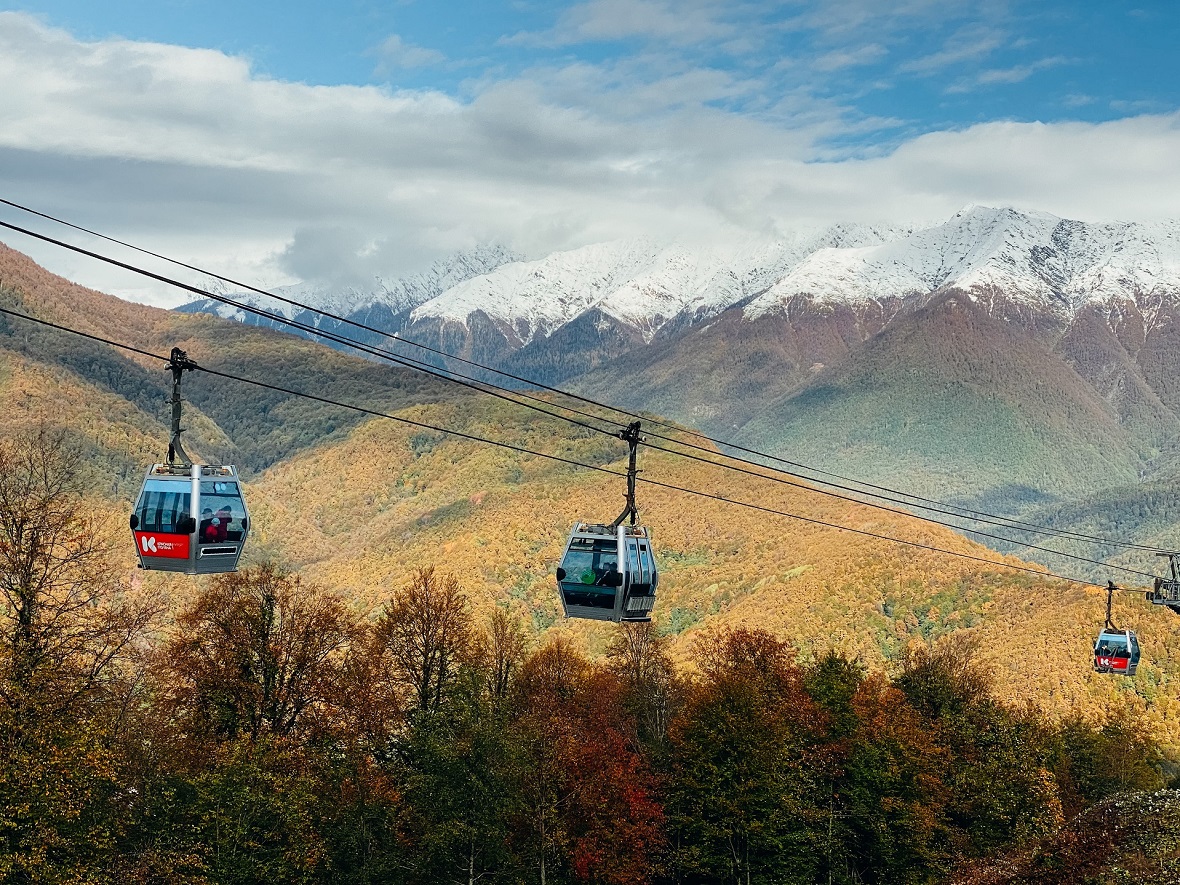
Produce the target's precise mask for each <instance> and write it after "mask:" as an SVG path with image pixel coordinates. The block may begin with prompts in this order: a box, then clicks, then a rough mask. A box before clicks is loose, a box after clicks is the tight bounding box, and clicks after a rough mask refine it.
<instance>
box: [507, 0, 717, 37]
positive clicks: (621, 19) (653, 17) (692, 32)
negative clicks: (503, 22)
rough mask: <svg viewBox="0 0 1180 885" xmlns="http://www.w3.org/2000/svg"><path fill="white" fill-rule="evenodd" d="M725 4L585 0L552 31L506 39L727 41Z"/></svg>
mask: <svg viewBox="0 0 1180 885" xmlns="http://www.w3.org/2000/svg"><path fill="white" fill-rule="evenodd" d="M725 10H726V4H725V3H721V2H710V0H695V2H694V0H686V2H664V0H589V2H586V3H579V4H576V5H574V6H571V7H570V8H569V9H567V10H565V11H564V12H563V13H562V14H561V16H560V18H559V19H558V21H557V24H556V25H555V26H554V28H553V29H552V30H551V31H547V32H544V33H522V34H517V35H515V36H514V37H510V38H507V40H506V42H510V43H519V44H523V45H543V46H565V45H570V44H576V43H587V42H596V41H603V40H605V41H610V40H628V39H632V38H640V39H645V40H655V41H661V42H668V43H672V44H679V45H689V44H697V43H702V42H705V41H718V40H728V39H730V38H731V37H733V36H734V26H733V25H732V24H729V23H727V22H726V21H725V20H724V13H725Z"/></svg>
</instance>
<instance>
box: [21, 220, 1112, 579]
mask: <svg viewBox="0 0 1180 885" xmlns="http://www.w3.org/2000/svg"><path fill="white" fill-rule="evenodd" d="M0 224H2V222H0ZM0 313H3V314H7V315H8V316H14V317H18V318H20V319H23V320H27V321H29V322H33V323H38V324H40V325H43V326H47V327H49V328H53V329H57V330H59V331H62V332H68V333H70V334H73V335H78V336H81V337H83V338H87V339H89V340H91V341H96V342H99V343H102V344H107V345H110V346H112V347H117V348H121V349H123V350H127V351H130V352H132V353H138V354H141V355H143V356H146V357H150V358H152V359H157V360H160V361H161V362H167V358H165V357H163V356H161V355H160V354H157V353H152V352H151V351H147V350H143V349H141V348H137V347H133V346H131V345H128V344H123V343H121V342H118V341H113V340H111V339H109V338H103V337H102V336H99V335H94V334H91V333H89V332H82V331H80V330H78V329H72V328H70V327H69V326H65V325H62V324H60V323H54V322H51V321H49V320H43V319H40V318H38V317H33V316H29V315H27V314H23V313H20V312H19V311H15V310H10V309H8V308H4V307H0ZM193 365H194V366H195V368H196V369H197V370H199V371H202V372H206V373H208V374H210V375H214V376H216V377H219V378H225V379H226V380H230V381H237V382H239V383H242V384H250V385H254V386H256V387H262V388H265V389H267V390H273V391H276V392H279V393H284V394H287V395H289V396H296V397H302V398H304V399H308V400H312V401H314V402H318V403H321V404H324V405H331V406H336V407H338V408H342V409H350V410H352V411H355V412H359V413H362V414H366V415H371V416H373V417H376V418H387V419H389V420H392V421H398V422H400V423H403V424H408V425H411V426H414V427H421V428H424V429H428V430H434V431H436V432H439V433H445V434H448V435H451V436H456V437H459V438H461V439H466V440H470V441H472V442H478V443H485V444H488V445H493V446H497V447H499V448H503V449H508V450H510V451H514V452H517V453H519V454H525V455H533V456H535V457H539V458H544V459H547V460H550V461H556V462H559V463H562V464H567V465H570V466H573V467H581V468H584V469H586V470H595V471H598V472H600V473H606V474H609V475H611V476H617V477H621V478H626V476H627V474H626V473H621V472H619V471H616V470H610V469H608V468H605V467H601V466H597V465H594V464H585V463H583V462H580V461H575V460H573V459H571V458H563V457H561V456H559V455H551V454H548V453H545V452H538V451H535V450H533V449H527V448H524V447H523V446H516V445H513V444H511V443H505V442H500V441H498V440H491V439H487V438H485V437H480V436H476V435H474V434H470V433H465V432H463V431H460V430H453V429H450V428H446V427H439V426H437V425H433V424H428V423H426V422H423V421H414V420H412V419H410V418H402V417H399V416H397V415H390V414H388V413H386V412H379V411H377V410H375V409H369V408H366V407H364V406H357V405H353V404H350V403H342V402H339V401H337V400H332V399H329V398H327V397H322V396H317V395H315V394H310V393H305V392H302V391H297V390H291V389H290V388H285V387H281V386H279V385H276V384H270V383H268V382H265V381H259V380H256V379H253V378H243V377H241V376H238V375H233V374H230V373H228V372H222V371H219V370H216V369H210V368H207V367H205V366H201V365H198V364H196V363H194V364H193ZM638 482H642V483H646V484H647V485H650V486H653V487H657V488H663V489H668V490H670V491H676V492H681V493H684V494H689V495H694V496H697V497H702V498H708V499H712V500H716V501H722V502H725V503H727V504H733V505H736V506H739V507H746V508H749V509H752V510H757V511H760V512H763V513H771V514H774V515H777V516H785V517H787V518H789V519H795V520H800V521H802V522H807V523H812V524H814V525H821V526H825V527H827V528H832V529H837V530H839V531H845V532H851V533H853V534H858V535H864V536H867V537H872V538H877V539H879V540H883V541H890V542H893V543H897V544H904V545H907V546H910V547H917V548H920V549H923V550H928V551H930V552H934V553H943V554H946V555H948V556H954V557H958V558H960V559H968V560H971V561H974V562H981V563H986V564H987V565H991V566H994V567H996V568H1005V569H1010V570H1013V571H1021V572H1028V573H1030V574H1034V575H1039V576H1041V577H1048V578H1057V579H1059V580H1063V581H1069V582H1071V583H1075V584H1081V585H1084V586H1090V587H1101V586H1103V585H1100V584H1095V583H1094V582H1093V581H1087V580H1085V579H1082V578H1073V577H1069V576H1067V575H1062V574H1059V573H1056V572H1052V571H1048V570H1045V569H1035V568H1032V567H1031V566H1019V565H1013V564H1011V563H1007V562H1001V561H997V560H993V559H987V558H986V557H982V556H974V555H972V554H968V553H960V552H958V551H955V550H948V549H946V548H943V547H937V546H934V545H932V544H924V543H922V542H919V541H907V540H905V539H903V538H895V537H893V536H891V535H885V534H881V533H879V532H871V531H868V530H867V529H856V528H852V527H851V526H844V525H840V524H839V523H833V522H827V521H825V520H820V519H815V518H812V517H807V516H800V515H799V514H796V513H789V512H787V511H785V510H777V509H774V508H771V507H764V506H762V505H759V504H751V503H749V502H746V501H740V500H737V499H735V498H727V497H725V496H722V495H716V494H712V493H710V492H702V491H698V490H695V489H690V488H687V487H684V486H678V485H673V484H671V483H665V482H661V481H659V480H653V479H639V480H638Z"/></svg>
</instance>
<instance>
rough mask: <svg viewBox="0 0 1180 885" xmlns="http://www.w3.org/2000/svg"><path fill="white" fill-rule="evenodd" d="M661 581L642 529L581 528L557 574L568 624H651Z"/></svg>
mask: <svg viewBox="0 0 1180 885" xmlns="http://www.w3.org/2000/svg"><path fill="white" fill-rule="evenodd" d="M659 580H660V575H659V571H658V570H657V568H656V560H655V555H654V553H653V550H652V543H651V534H650V532H648V530H647V529H646V528H645V527H644V526H641V525H620V526H611V525H593V524H589V523H584V522H580V523H577V524H576V525H575V526H574V527H573V530H572V531H571V532H570V535H569V540H567V541H566V545H565V554H564V555H563V556H562V558H561V565H560V566H558V569H557V587H558V590H559V591H560V592H561V607H562V609H563V611H564V612H565V616H566V617H567V618H590V619H592V620H596V621H615V622H619V621H650V620H651V610H652V607H653V606H654V605H655V600H656V588H657V586H658V585H659Z"/></svg>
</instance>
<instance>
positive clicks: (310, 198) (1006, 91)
mask: <svg viewBox="0 0 1180 885" xmlns="http://www.w3.org/2000/svg"><path fill="white" fill-rule="evenodd" d="M1178 8H1180V6H1178V5H1177V4H1175V3H1173V2H1160V0H1152V2H1139V3H1136V2H1127V3H1124V2H1114V0H1112V2H1101V3H1094V2H1091V3H1087V2H1072V3H1071V2H1017V0H972V2H960V0H895V2H891V3H881V2H876V0H827V2H823V0H809V2H785V3H760V2H718V0H688V2H678V3H665V2H658V0H590V2H584V3H552V2H532V0H520V2H513V3H486V2H485V3H443V2H436V3H429V4H428V3H422V2H412V0H404V2H392V3H388V2H387V3H377V2H364V0H341V2H336V3H331V4H327V3H310V2H304V3H298V2H288V3H282V4H279V3H272V2H253V3H241V2H237V3H229V2H196V0H192V2H187V0H158V2H154V3H151V4H147V3H127V2H104V3H93V2H86V3H83V2H73V0H60V2H55V0H39V2H23V3H22V2H16V3H12V2H3V0H0V94H6V95H9V96H17V98H16V99H15V100H13V101H6V102H3V103H0V195H3V196H6V197H7V198H9V199H18V200H20V201H22V202H28V203H31V204H33V205H35V206H37V207H38V208H42V209H45V210H46V211H51V212H55V213H60V214H62V215H65V216H67V217H70V218H72V219H75V220H78V221H79V222H81V223H88V224H95V225H97V226H99V227H101V228H102V229H103V230H107V231H110V232H112V233H115V234H117V235H121V236H125V237H132V238H134V239H136V241H137V242H142V241H143V240H144V238H145V237H146V238H148V239H150V241H151V242H150V243H148V245H152V246H155V247H157V248H163V249H166V250H168V251H171V252H174V253H177V252H178V253H181V254H182V255H183V256H185V257H188V258H191V259H196V260H201V261H204V262H208V263H213V264H214V265H215V266H217V267H218V268H224V269H227V270H232V271H234V272H237V273H244V274H247V275H249V276H250V277H251V279H252V280H258V281H260V282H264V283H265V284H268V285H269V284H273V283H275V282H291V281H294V280H299V279H304V280H319V281H326V282H329V283H331V282H340V283H343V282H344V281H345V280H346V279H349V280H354V281H362V280H364V279H371V278H372V276H374V275H385V276H390V275H398V274H401V273H408V272H412V271H414V270H418V269H421V268H422V267H423V266H424V265H425V264H426V263H427V262H428V261H429V260H431V259H433V258H435V257H438V256H439V255H442V254H445V253H446V252H448V251H450V250H454V249H457V248H464V247H465V246H468V245H471V244H472V243H473V242H477V241H487V240H499V241H503V242H505V243H507V244H509V245H512V246H514V247H515V248H518V249H519V250H521V251H522V252H524V253H525V254H540V253H544V252H546V251H551V250H554V249H559V248H571V247H573V246H577V245H582V244H584V243H586V242H591V241H595V240H601V239H606V238H611V237H613V236H631V235H638V234H646V235H651V234H655V233H659V234H661V235H668V236H676V237H681V238H692V237H699V238H703V239H710V238H714V237H716V236H727V237H743V236H762V237H765V236H781V235H785V234H786V233H787V232H789V230H790V229H792V228H793V227H797V226H800V225H804V226H813V225H822V224H828V223H834V222H837V221H881V220H888V221H904V222H909V221H914V220H919V221H926V220H929V221H932V220H936V219H938V218H941V217H945V216H947V215H949V214H951V213H953V212H954V211H956V210H957V209H958V208H961V206H962V205H964V204H966V203H972V202H974V203H985V204H1004V205H1014V206H1017V207H1019V208H1027V209H1039V210H1044V211H1048V212H1053V213H1056V214H1060V215H1064V216H1070V217H1080V218H1084V219H1087V220H1103V219H1114V218H1118V219H1135V218H1144V219H1146V218H1157V217H1162V216H1174V215H1176V214H1180V213H1178V212H1176V210H1175V208H1174V206H1173V202H1172V195H1173V194H1174V193H1176V192H1177V191H1176V187H1177V186H1178V185H1180V181H1177V179H1176V176H1177V172H1176V171H1175V168H1174V167H1175V166H1176V165H1177V164H1176V163H1175V161H1174V157H1175V156H1176V155H1177V153H1176V151H1177V149H1178V148H1180V143H1178V139H1180V120H1178V118H1177V111H1178V104H1180V101H1178V94H1177V90H1178V87H1177V82H1178V78H1177V73H1178V71H1177V67H1178V65H1177V58H1178V53H1177V51H1176V48H1175V47H1176V46H1177V45H1180V12H1178V11H1177V10H1178ZM5 217H8V216H5ZM12 244H13V245H14V246H16V247H17V248H22V247H23V245H24V244H20V243H17V242H13V243H12ZM28 251H34V252H35V251H36V250H35V249H31V250H28ZM37 257H38V258H41V257H42V255H41V254H38V255H37ZM54 260H56V261H58V266H57V268H56V269H75V268H74V267H73V266H72V265H69V262H64V264H63V263H62V260H61V259H51V260H50V261H49V263H51V264H52V263H53V261H54ZM66 265H69V267H68V268H66ZM77 270H78V271H79V272H81V273H87V272H88V271H84V270H83V269H81V268H77ZM94 282H95V283H98V284H102V283H106V281H105V280H104V279H98V278H95V280H94ZM127 294H130V295H132V296H133V297H136V296H141V297H147V298H150V297H155V296H153V295H152V294H151V293H146V294H145V293H137V292H135V291H129V292H128V293H127Z"/></svg>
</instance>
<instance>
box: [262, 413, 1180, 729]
mask: <svg viewBox="0 0 1180 885" xmlns="http://www.w3.org/2000/svg"><path fill="white" fill-rule="evenodd" d="M403 414H405V415H406V416H407V417H412V418H414V419H415V420H419V421H423V422H426V423H430V424H435V425H438V426H445V427H451V428H456V429H461V430H462V431H463V432H465V433H469V434H473V435H477V436H486V437H488V438H493V439H498V440H502V441H505V442H509V443H511V444H513V445H518V446H521V447H525V448H532V449H536V450H540V451H543V452H546V453H550V454H554V455H558V456H560V457H563V458H567V459H570V460H574V461H579V462H583V463H586V464H591V465H598V466H606V467H608V468H609V469H611V470H614V471H622V470H623V469H624V464H625V461H624V460H623V455H624V453H625V446H624V444H623V443H622V442H620V441H618V440H613V439H611V438H610V437H606V436H602V435H598V434H591V433H589V432H587V431H581V430H571V428H569V427H568V426H565V427H563V426H561V425H555V424H552V423H550V422H549V421H548V419H542V418H537V417H535V416H531V415H529V414H528V413H525V412H522V411H521V410H518V409H514V408H512V407H510V406H507V405H504V404H499V403H487V402H480V403H464V404H448V405H441V406H430V407H421V408H418V409H414V410H412V411H410V412H406V413H403ZM642 451H643V454H642V459H641V467H642V470H643V473H642V474H641V482H640V491H639V495H640V499H639V504H640V509H641V514H642V519H643V522H644V523H645V524H647V525H650V526H651V527H652V528H653V529H654V532H655V540H656V546H657V550H658V555H659V559H660V563H661V567H662V578H661V587H660V595H659V600H658V605H657V610H656V617H655V620H656V622H657V624H658V625H659V627H660V628H661V629H662V630H664V631H667V632H670V633H672V634H674V635H675V636H676V637H677V639H676V642H677V646H676V647H677V649H678V653H681V654H684V653H686V652H687V650H688V648H689V647H690V645H691V642H692V639H693V637H694V635H695V634H696V633H697V632H698V631H699V630H701V629H706V628H711V627H716V626H721V625H737V624H751V625H760V626H764V627H767V628H770V629H772V630H774V631H775V632H777V633H779V634H781V635H784V636H787V637H790V638H791V640H792V642H794V643H795V644H796V646H797V647H798V648H799V649H800V652H801V654H803V655H805V656H806V655H812V654H815V653H817V652H820V651H822V650H824V649H827V648H830V647H837V648H840V649H843V650H846V651H849V652H851V653H854V654H857V655H859V656H860V657H861V658H862V659H863V660H865V661H866V662H867V663H868V664H870V665H872V666H875V667H876V666H888V665H889V664H890V662H891V661H893V660H895V659H896V658H897V657H898V656H899V655H900V654H901V652H902V651H903V650H904V648H905V647H906V646H907V645H908V644H909V643H911V642H922V641H927V640H933V639H937V638H938V637H940V636H943V635H946V634H948V633H950V632H953V631H956V630H961V629H968V630H971V632H972V633H973V635H975V636H977V637H978V639H979V641H980V649H981V651H980V653H981V654H982V655H983V656H984V657H985V658H986V659H988V660H989V661H991V662H992V663H994V665H995V666H996V668H997V673H998V675H999V679H1000V682H1001V687H1002V690H1003V692H1004V693H1005V694H1006V695H1007V696H1008V697H1010V698H1011V699H1013V700H1030V701H1035V702H1037V703H1041V704H1043V705H1044V706H1045V707H1046V708H1047V709H1049V710H1052V711H1054V712H1056V713H1058V714H1064V713H1066V712H1068V711H1071V710H1074V711H1082V712H1084V713H1086V714H1087V715H1096V716H1097V715H1103V713H1104V711H1109V710H1111V709H1122V707H1121V704H1123V703H1130V704H1133V705H1137V706H1139V707H1141V708H1142V707H1144V706H1147V705H1148V701H1150V709H1149V713H1150V715H1151V716H1152V717H1153V718H1154V720H1155V721H1156V722H1157V724H1158V725H1159V726H1160V727H1161V728H1162V729H1164V730H1166V731H1167V732H1168V733H1169V734H1170V735H1171V739H1172V740H1173V741H1174V742H1175V743H1177V745H1180V618H1177V617H1176V616H1175V615H1172V614H1171V613H1169V612H1167V611H1166V610H1162V609H1152V608H1151V607H1150V606H1149V605H1148V604H1147V603H1146V602H1145V601H1144V600H1143V598H1142V596H1141V595H1139V594H1134V595H1133V594H1126V595H1124V596H1123V597H1122V598H1120V599H1119V600H1118V601H1117V608H1116V618H1117V620H1118V621H1119V622H1120V623H1125V624H1126V625H1128V626H1130V627H1132V628H1134V629H1136V630H1138V631H1139V632H1140V635H1141V636H1142V637H1143V644H1144V650H1145V661H1144V663H1143V665H1142V666H1141V668H1140V671H1139V675H1138V676H1137V677H1136V679H1134V680H1124V679H1119V678H1110V677H1107V678H1101V677H1098V676H1096V675H1095V674H1093V673H1092V672H1091V671H1090V652H1091V647H1092V643H1093V637H1094V635H1095V633H1096V631H1097V630H1098V629H1099V628H1100V627H1101V624H1102V620H1103V614H1104V602H1105V598H1104V594H1103V593H1102V592H1101V591H1100V590H1098V589H1097V588H1092V587H1084V586H1080V585H1073V584H1069V583H1067V582H1061V581H1051V580H1045V579H1040V578H1037V577H1035V576H1032V575H1022V574H1020V573H1016V572H1009V571H1006V570H1003V569H998V568H996V567H994V566H988V565H985V564H982V563H977V562H972V561H969V560H965V559H959V558H955V557H951V556H947V555H945V554H941V553H936V552H934V551H931V550H928V549H922V548H920V547H914V546H905V545H901V544H896V543H893V542H890V541H887V540H883V539H879V538H872V537H868V536H865V535H857V534H853V533H850V532H845V531H841V530H839V529H836V528H833V527H830V526H826V525H821V524H819V523H820V522H826V523H831V524H833V525H835V524H838V525H843V526H847V527H850V528H855V529H860V530H862V531H866V532H872V533H876V534H879V535H886V536H891V537H896V538H900V539H904V540H908V541H911V542H914V543H916V544H922V545H927V546H935V547H942V548H946V549H949V550H952V551H956V552H959V553H965V554H969V555H973V556H979V557H983V558H992V559H995V558H998V555H997V554H995V553H993V552H991V551H988V550H986V549H985V548H983V547H980V546H978V545H976V544H973V543H971V542H970V541H968V540H966V539H964V538H962V537H960V536H958V535H956V534H954V533H952V532H950V531H948V530H945V529H943V528H941V527H939V526H930V525H925V524H922V523H918V522H916V521H914V520H912V519H909V518H906V517H904V516H901V515H896V514H890V513H883V512H881V511H879V510H874V509H870V508H867V507H864V506H861V505H853V504H850V503H848V502H846V501H839V500H834V499H832V498H828V497H825V496H821V495H817V494H816V493H814V492H813V491H809V490H803V489H798V488H792V487H788V486H784V485H782V484H779V483H774V482H769V481H767V480H762V479H757V478H753V477H748V476H743V475H740V474H736V473H733V472H729V471H721V470H718V469H716V468H713V467H709V466H707V465H702V464H698V463H693V462H690V461H687V460H684V459H681V458H676V457H673V456H671V455H667V454H663V453H659V452H653V451H651V450H650V449H644V450H642ZM644 480H646V481H647V482H644ZM653 482H657V483H664V484H667V485H673V486H679V487H683V488H688V489H693V490H696V491H700V492H704V493H707V494H711V495H717V496H725V497H728V498H732V499H735V500H741V501H745V502H750V503H756V504H757V505H758V506H760V507H763V508H767V509H771V510H782V511H785V512H788V513H792V514H796V515H797V516H800V517H804V518H805V519H807V520H816V521H818V522H808V521H805V520H802V519H792V518H789V517H785V516H778V515H773V514H770V513H766V512H764V511H758V510H754V509H750V508H746V507H740V506H736V505H734V504H731V503H725V502H723V501H719V500H714V499H711V498H706V497H701V496H696V495H690V494H687V493H685V492H682V491H674V490H671V489H667V488H663V487H661V486H658V485H653V484H652V483H653ZM623 488H624V481H623V479H622V478H621V477H619V476H612V475H609V474H604V473H600V472H596V471H593V470H584V469H579V468H574V467H571V466H568V465H563V464H556V463H554V462H551V461H545V460H543V459H540V458H537V457H533V456H529V455H522V454H519V453H514V452H510V451H504V450H499V449H495V448H492V447H489V446H485V445H480V444H473V443H471V442H469V441H464V440H459V439H455V438H448V437H446V436H441V435H439V434H436V433H433V432H426V431H422V430H421V429H415V428H411V427H404V426H398V425H396V424H394V423H393V422H385V421H375V422H372V423H369V424H366V425H364V426H362V427H359V428H357V429H356V430H354V431H353V432H352V433H351V434H350V436H349V438H348V439H347V440H345V441H344V442H342V443H335V444H332V445H327V446H324V447H322V448H321V449H319V450H316V451H313V452H307V453H304V454H301V455H299V456H297V457H295V458H293V459H290V460H288V461H286V462H284V463H283V464H280V465H276V466H275V467H274V468H272V469H271V470H269V471H268V472H267V473H266V474H265V475H264V476H262V477H261V478H260V479H259V480H258V481H257V482H256V483H254V484H252V486H251V492H252V499H251V500H252V506H253V507H254V511H255V517H256V521H255V525H256V527H257V529H258V532H259V534H258V536H257V541H258V545H257V548H256V553H255V555H258V554H259V552H264V553H265V554H267V555H278V556H281V557H284V558H285V559H286V561H287V562H288V563H289V564H290V565H291V566H293V567H297V568H300V569H301V570H302V572H303V573H304V574H305V575H306V576H307V577H309V578H312V579H315V580H318V581H322V582H323V583H326V584H329V585H331V586H334V587H337V588H339V589H340V590H341V591H342V592H343V593H344V594H345V595H346V596H347V597H348V598H350V599H351V600H353V603H354V605H355V606H356V607H357V608H358V609H359V610H362V611H374V610H376V608H377V607H378V606H379V605H380V604H381V602H382V601H383V600H385V599H386V598H388V596H389V594H390V593H391V592H392V591H393V590H394V589H395V588H397V587H399V586H400V585H401V583H402V582H403V581H404V580H405V579H406V577H407V576H408V574H409V573H410V571H411V570H413V569H414V568H417V567H419V566H422V565H435V566H437V567H438V568H440V569H444V570H447V571H449V572H452V573H454V574H456V575H457V576H458V577H459V578H460V580H461V581H462V583H463V586H464V588H465V589H466V591H467V593H468V595H469V596H470V598H471V600H472V605H473V608H474V610H475V614H476V616H480V615H482V614H483V613H485V612H486V611H488V610H490V609H491V607H492V606H495V605H500V606H505V607H507V608H508V609H509V610H511V611H513V612H515V613H517V614H518V615H519V616H520V617H521V618H523V619H525V620H526V621H527V622H528V623H530V624H531V625H533V627H534V629H536V630H537V631H540V632H542V633H543V632H546V631H549V630H561V631H569V632H572V633H574V634H577V635H579V636H581V637H582V638H583V639H584V641H586V642H587V643H588V644H589V646H590V647H591V648H596V649H601V648H602V647H603V645H604V644H605V642H606V640H607V639H608V638H609V636H610V634H611V631H612V629H614V628H612V627H610V626H609V625H601V624H592V623H586V622H573V621H563V620H562V619H561V616H560V606H559V603H558V599H557V595H556V587H555V583H554V579H553V571H554V568H555V565H556V562H557V560H558V559H559V557H560V554H561V550H562V547H563V543H564V540H565V535H566V532H567V531H568V529H569V527H570V525H571V524H572V523H573V522H574V521H575V520H577V519H594V520H610V519H612V518H613V517H614V516H615V515H617V513H618V511H619V510H620V509H621V507H622V497H621V495H622V492H623ZM1008 561H1009V562H1012V563H1017V562H1018V560H1015V559H1011V560H1008ZM1136 692H1139V694H1138V695H1136Z"/></svg>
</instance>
